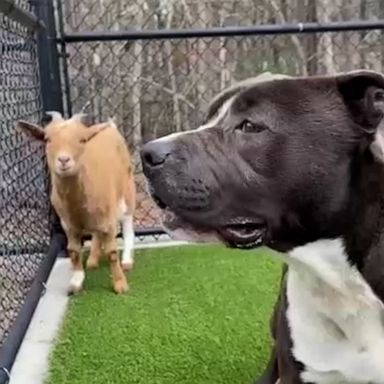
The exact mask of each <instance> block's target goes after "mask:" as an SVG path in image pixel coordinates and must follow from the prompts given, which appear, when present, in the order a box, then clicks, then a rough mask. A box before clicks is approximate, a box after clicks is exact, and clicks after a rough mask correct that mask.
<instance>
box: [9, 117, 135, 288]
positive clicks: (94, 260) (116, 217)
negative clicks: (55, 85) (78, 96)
mask: <svg viewBox="0 0 384 384" xmlns="http://www.w3.org/2000/svg"><path fill="white" fill-rule="evenodd" d="M51 115H52V116H53V118H52V121H51V122H50V123H49V124H48V125H47V126H46V127H45V128H42V127H40V126H38V125H35V124H32V123H29V122H26V121H19V122H18V124H17V127H18V129H20V130H21V131H23V132H25V133H26V134H28V135H29V136H30V137H32V138H34V139H36V140H39V141H45V143H46V156H47V161H48V166H49V170H50V177H51V181H52V191H51V196H50V198H51V203H52V205H53V207H54V208H55V210H56V212H57V214H58V216H59V217H60V220H61V223H62V226H63V229H64V231H65V233H66V235H67V238H68V253H69V256H70V259H71V262H72V266H73V270H74V272H73V276H72V279H71V282H70V286H69V293H76V292H78V291H80V290H81V289H82V287H83V282H84V278H85V273H84V269H83V264H82V257H81V238H82V236H83V235H87V234H90V235H92V243H91V251H90V255H89V258H88V260H87V268H96V267H97V266H98V264H99V258H100V255H101V251H102V250H104V252H105V253H106V255H107V256H108V259H109V262H110V268H111V274H112V282H113V288H114V291H115V292H116V293H124V292H126V291H127V290H128V284H127V280H126V277H125V275H124V272H123V270H129V269H131V268H132V267H133V245H134V231H133V214H134V210H135V199H136V189H135V182H134V175H133V166H132V163H131V158H130V154H129V152H128V148H127V146H126V143H125V140H124V138H123V137H122V135H121V134H120V133H119V131H118V129H117V127H116V125H115V124H114V123H113V122H112V121H109V122H105V123H101V124H96V125H93V126H90V127H87V126H85V125H84V124H83V123H82V122H81V116H80V115H74V116H73V117H72V118H70V119H67V120H65V119H63V118H62V117H61V115H60V114H58V113H57V112H53V113H51ZM119 222H120V223H121V224H122V227H123V238H124V249H123V255H122V263H120V259H119V257H118V252H117V242H116V235H117V231H118V223H119Z"/></svg>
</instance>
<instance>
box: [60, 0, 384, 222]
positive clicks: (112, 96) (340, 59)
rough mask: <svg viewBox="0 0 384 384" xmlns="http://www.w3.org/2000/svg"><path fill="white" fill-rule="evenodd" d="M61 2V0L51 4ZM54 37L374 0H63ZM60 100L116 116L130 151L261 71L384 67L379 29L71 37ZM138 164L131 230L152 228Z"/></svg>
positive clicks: (324, 11) (212, 22)
mask: <svg viewBox="0 0 384 384" xmlns="http://www.w3.org/2000/svg"><path fill="white" fill-rule="evenodd" d="M58 1H61V0H58ZM61 5H62V7H63V9H62V15H61V16H60V17H62V18H63V20H64V23H63V24H64V27H63V31H62V33H64V34H71V33H76V32H84V31H87V32H92V31H94V32H95V31H99V32H102V31H107V30H108V31H114V32H115V33H116V32H119V31H127V30H128V31H129V30H132V29H135V30H161V29H167V30H169V29H172V28H173V29H179V28H210V27H228V26H249V25H260V24H274V23H275V24H276V23H278V24H284V23H293V22H303V23H305V22H323V23H329V22H337V21H351V20H354V19H359V20H374V19H376V20H377V19H378V18H380V16H383V15H384V2H382V1H380V0H375V1H373V0H371V1H369V0H335V1H334V0H316V1H315V0H290V1H287V0H241V1H240V0H224V1H222V0H220V1H219V0H180V1H174V0H136V1H134V2H129V4H127V2H126V1H122V0H103V1H99V0H97V1H96V0H68V1H61ZM66 53H67V55H68V56H67V59H66V60H67V62H66V64H67V66H68V83H69V85H70V86H69V89H66V90H64V91H65V92H66V93H67V98H68V104H69V106H70V107H71V108H72V111H73V112H77V111H80V110H81V109H82V108H83V106H84V105H85V104H87V103H89V105H90V107H89V109H88V111H89V112H90V113H91V115H92V116H93V117H94V118H95V119H96V120H103V119H106V118H108V117H110V116H115V117H116V120H117V122H118V124H119V126H120V129H121V130H122V132H123V133H124V135H125V138H126V140H127V142H128V143H129V145H130V147H131V150H132V152H133V153H135V152H136V151H135V150H136V149H137V148H138V147H139V146H140V145H141V143H142V142H145V141H147V140H149V139H153V138H155V137H158V136H162V135H165V134H168V133H171V132H178V131H183V130H187V129H191V128H194V127H197V126H198V125H199V124H200V123H201V121H202V119H203V115H204V111H205V108H206V106H207V103H208V102H209V101H210V99H211V98H212V96H213V95H215V94H216V93H217V92H219V91H221V90H222V89H223V88H224V87H226V86H228V85H230V84H232V83H233V82H235V81H237V80H241V79H244V78H246V77H249V76H255V75H256V74H258V73H260V72H263V71H271V72H280V73H286V74H291V75H312V74H324V73H334V72H338V71H347V70H352V69H356V68H361V67H364V68H371V69H375V70H379V71H381V70H382V68H383V63H384V44H383V32H382V31H379V30H374V31H368V30H367V31H352V32H340V33H311V34H281V35H274V36H252V37H239V36H231V37H218V38H188V39H174V40H172V39H171V40H160V39H157V40H155V39H154V40H135V41H134V40H131V41H123V40H121V41H108V42H78V43H71V44H67V45H66ZM136 164H137V175H136V180H137V186H138V204H137V205H138V209H137V212H136V227H139V228H151V227H158V226H159V225H160V220H159V212H158V210H157V209H156V208H155V206H154V204H153V202H152V200H151V199H150V198H149V197H148V195H147V193H146V188H145V183H144V178H143V175H142V173H141V170H140V163H139V161H137V162H136Z"/></svg>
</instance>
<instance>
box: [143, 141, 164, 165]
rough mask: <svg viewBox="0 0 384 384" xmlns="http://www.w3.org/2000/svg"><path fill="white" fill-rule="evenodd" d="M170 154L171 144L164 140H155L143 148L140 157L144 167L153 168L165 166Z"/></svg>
mask: <svg viewBox="0 0 384 384" xmlns="http://www.w3.org/2000/svg"><path fill="white" fill-rule="evenodd" d="M170 153H171V145H170V143H168V142H166V141H162V140H159V141H157V140H154V141H150V142H148V143H147V144H145V145H144V146H143V147H142V149H141V151H140V156H141V161H142V162H143V165H144V166H147V167H151V168H153V167H158V166H160V165H163V164H164V162H165V160H166V159H167V157H168V156H169V155H170Z"/></svg>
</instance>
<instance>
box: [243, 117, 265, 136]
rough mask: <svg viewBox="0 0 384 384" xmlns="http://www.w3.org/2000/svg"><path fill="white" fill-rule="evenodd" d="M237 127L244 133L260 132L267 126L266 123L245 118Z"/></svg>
mask: <svg viewBox="0 0 384 384" xmlns="http://www.w3.org/2000/svg"><path fill="white" fill-rule="evenodd" d="M236 129H237V130H239V131H241V132H244V133H259V132H262V131H265V130H266V129H267V127H266V126H265V125H264V124H254V123H252V122H251V121H249V120H244V121H243V122H242V123H241V124H240V125H238V126H237V128H236Z"/></svg>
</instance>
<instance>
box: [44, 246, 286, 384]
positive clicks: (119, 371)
mask: <svg viewBox="0 0 384 384" xmlns="http://www.w3.org/2000/svg"><path fill="white" fill-rule="evenodd" d="M135 259H136V265H135V268H134V270H133V271H132V272H131V273H130V274H129V275H128V277H129V282H130V291H129V293H128V294H126V295H124V296H117V295H115V294H114V293H113V292H112V291H111V288H110V280H109V272H108V270H107V267H106V265H104V266H103V267H102V268H101V269H100V270H98V271H91V272H88V273H87V278H86V284H85V291H84V292H83V293H81V294H80V295H79V296H76V297H72V298H71V301H70V305H69V309H68V312H67V316H66V319H65V320H64V324H63V327H62V330H61V332H60V334H59V336H58V339H57V341H56V347H55V348H54V351H53V353H52V354H51V358H50V369H49V375H48V378H47V380H46V384H69V383H70V384H131V383H132V384H136V383H137V384H139V383H140V384H250V383H251V382H252V379H253V378H255V377H256V376H257V374H259V373H260V372H261V370H262V369H263V367H264V364H265V362H266V359H267V358H268V353H269V350H270V336H269V318H270V315H271V310H272V306H273V304H274V300H275V299H276V292H277V289H278V286H279V280H280V271H281V265H280V263H279V262H278V261H277V260H276V259H275V258H274V257H271V255H270V251H268V250H265V249H262V250H260V251H257V252H255V251H235V250H228V249H225V248H223V247H211V246H189V247H168V248H161V249H160V248H159V249H146V250H140V251H136V255H135Z"/></svg>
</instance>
